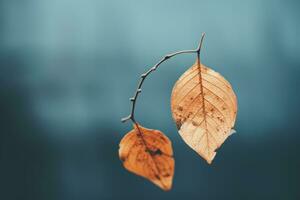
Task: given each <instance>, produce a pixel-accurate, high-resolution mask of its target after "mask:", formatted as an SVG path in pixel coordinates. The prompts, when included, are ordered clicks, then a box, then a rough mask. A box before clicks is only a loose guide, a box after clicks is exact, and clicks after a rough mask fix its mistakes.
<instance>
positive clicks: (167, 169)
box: [119, 124, 175, 190]
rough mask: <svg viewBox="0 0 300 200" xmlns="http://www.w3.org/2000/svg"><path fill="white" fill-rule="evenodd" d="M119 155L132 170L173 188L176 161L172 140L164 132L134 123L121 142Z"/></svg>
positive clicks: (166, 188) (155, 182)
mask: <svg viewBox="0 0 300 200" xmlns="http://www.w3.org/2000/svg"><path fill="white" fill-rule="evenodd" d="M119 157H120V159H121V160H122V161H123V165H124V167H125V168H126V169H127V170H129V171H130V172H133V173H135V174H137V175H139V176H142V177H144V178H147V179H149V180H150V181H151V182H153V183H154V184H155V185H157V186H159V187H160V188H161V189H163V190H170V189H171V187H172V180H173V175H174V164H175V162H174V158H173V150H172V144H171V141H170V140H169V139H168V138H167V136H165V135H164V134H163V133H162V132H160V131H158V130H152V129H146V128H144V127H142V126H140V125H138V124H136V125H134V129H133V130H131V131H130V132H129V133H127V134H126V135H125V136H124V137H123V139H122V140H121V142H120V148H119Z"/></svg>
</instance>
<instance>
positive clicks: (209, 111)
mask: <svg viewBox="0 0 300 200" xmlns="http://www.w3.org/2000/svg"><path fill="white" fill-rule="evenodd" d="M200 66H201V67H200ZM171 110H172V115H173V118H174V120H175V122H176V125H177V128H178V130H179V133H180V135H181V137H182V138H183V140H184V141H185V142H186V143H187V144H188V145H189V146H190V147H191V148H192V149H193V150H195V151H196V152H197V153H198V154H199V155H200V156H202V157H203V158H204V159H205V160H206V161H207V162H208V163H209V164H210V163H211V162H212V160H213V159H214V157H215V155H216V152H215V150H216V149H218V148H219V147H220V146H221V145H222V144H223V142H224V141H225V140H226V138H227V137H228V136H229V135H230V134H231V133H232V129H231V128H232V127H233V126H234V123H235V119H236V113H237V100H236V96H235V94H234V92H233V90H232V88H231V85H230V84H229V83H228V81H227V80H226V79H225V78H224V77H222V76H221V75H220V74H219V73H217V72H215V71H213V70H212V69H210V68H208V67H206V66H204V65H203V64H200V62H199V61H198V60H197V61H196V63H195V64H194V65H193V66H192V67H191V68H190V69H188V70H187V71H186V72H185V73H184V74H183V75H182V76H181V77H180V78H179V80H178V81H177V82H176V84H175V86H174V88H173V91H172V97H171Z"/></svg>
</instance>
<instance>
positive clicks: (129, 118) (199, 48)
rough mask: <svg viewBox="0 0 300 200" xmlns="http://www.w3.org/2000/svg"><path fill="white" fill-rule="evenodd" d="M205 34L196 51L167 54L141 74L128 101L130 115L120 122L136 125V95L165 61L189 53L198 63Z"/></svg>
mask: <svg viewBox="0 0 300 200" xmlns="http://www.w3.org/2000/svg"><path fill="white" fill-rule="evenodd" d="M204 36H205V33H202V36H201V39H200V42H199V45H198V47H197V48H196V49H194V50H183V51H177V52H174V53H171V54H167V55H165V56H164V57H163V58H162V59H161V60H160V61H159V62H158V63H156V64H155V65H154V66H153V67H151V68H150V69H149V70H148V71H146V72H145V73H143V74H142V75H141V77H140V81H139V83H138V86H137V89H136V91H135V93H134V96H133V97H131V98H130V99H129V100H130V101H131V102H132V105H131V113H130V114H129V115H128V116H127V117H124V118H122V119H121V121H122V122H126V121H128V120H131V121H132V122H133V123H135V124H136V121H135V116H134V112H135V105H136V100H137V98H138V95H139V94H140V93H141V92H142V85H143V83H144V81H145V79H146V77H147V76H148V75H149V74H150V73H151V72H153V71H155V70H156V69H157V68H158V67H159V66H160V65H161V64H162V63H163V62H165V61H166V60H169V59H170V58H172V57H174V56H176V55H179V54H190V53H197V58H198V59H199V61H200V50H201V47H202V43H203V39H204Z"/></svg>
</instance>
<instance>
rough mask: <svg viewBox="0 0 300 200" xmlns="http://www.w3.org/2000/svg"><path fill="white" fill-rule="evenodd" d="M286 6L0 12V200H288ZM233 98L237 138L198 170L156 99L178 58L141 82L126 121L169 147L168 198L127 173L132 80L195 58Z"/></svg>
mask: <svg viewBox="0 0 300 200" xmlns="http://www.w3.org/2000/svg"><path fill="white" fill-rule="evenodd" d="M299 9H300V2H299V1H296V0H294V1H292V0H286V1H278V0H266V1H261V0H248V1H238V0H236V1H234V0H228V1H221V0H220V1H215V0H210V1H208V0H207V1H199V0H198V1H196V0H195V1H177V0H166V1H159V0H152V1H138V0H136V1H121V0H119V1H116V0H111V1H101V0H51V1H46V0H24V1H17V0H1V1H0V65H1V68H0V69H1V70H0V112H1V114H0V199H3V200H14V199H23V200H27V199H28V200H35V199H36V200H81V199H84V200H85V199H88V200H100V199H101V200H102V199H121V198H122V199H139V200H141V199H145V200H147V199H149V200H150V199H151V200H152V199H172V200H175V199H183V198H186V199H229V200H235V199H236V200H240V199H251V200H252V199H264V200H265V199H272V200H274V199H288V200H294V199H300V192H299V179H300V172H299V168H300V159H299V145H300V141H299V140H300V136H299V119H300V112H299V111H300V109H299V102H300V101H299V100H300V95H299V92H300V78H299V76H300V57H299V56H300V55H299V53H300V37H299V35H300V25H299V19H300V12H299ZM202 32H206V34H207V35H206V38H205V41H204V46H203V49H202V50H203V51H202V53H201V57H202V61H203V63H204V64H206V65H208V66H211V67H212V68H213V69H214V70H216V71H218V72H220V73H222V74H223V75H224V76H225V77H226V78H227V79H228V80H229V81H230V82H231V83H232V86H233V88H234V90H235V92H236V94H237V97H238V103H239V112H238V117H237V122H236V127H235V128H236V130H237V133H236V134H235V135H233V136H231V137H230V138H229V139H228V140H227V141H226V142H225V143H224V145H223V146H222V147H221V149H219V151H218V154H217V156H216V158H215V160H214V162H213V164H212V165H211V166H208V165H207V164H206V162H205V161H204V160H203V159H201V158H200V157H199V156H197V154H196V153H194V152H193V151H192V150H191V149H190V148H189V147H188V146H187V145H186V144H185V143H184V142H183V140H182V139H181V138H180V136H179V134H178V133H177V130H176V127H175V125H174V123H173V121H172V118H171V112H170V105H169V104H170V100H169V99H170V93H171V89H172V86H173V84H174V83H175V81H176V80H177V78H178V77H179V76H180V75H181V74H182V73H183V72H184V71H185V70H186V69H187V68H188V67H189V66H190V65H192V64H193V63H194V60H195V56H194V55H180V56H177V57H176V58H173V59H172V60H169V61H168V62H166V63H164V64H163V65H162V66H161V68H160V69H159V70H158V71H156V72H155V73H153V74H152V75H151V76H149V79H147V80H146V82H145V85H144V89H143V93H142V95H141V96H140V98H139V101H138V104H137V113H136V117H137V119H138V120H139V122H140V123H141V124H143V125H144V126H145V127H149V128H154V129H159V130H161V131H163V132H164V133H166V135H167V136H168V137H169V138H170V139H171V140H172V141H173V148H174V153H175V158H176V170H175V171H176V172H175V177H174V184H173V189H172V190H171V191H170V192H163V191H161V190H160V189H159V188H157V187H156V186H154V185H153V184H151V183H150V182H148V181H146V180H144V179H143V178H140V177H137V176H135V175H133V174H131V173H129V172H127V171H126V170H125V169H124V168H123V167H122V164H121V162H120V161H119V159H118V143H119V141H120V140H121V138H122V137H123V136H124V134H125V133H126V132H128V131H129V130H130V129H131V128H132V127H131V124H130V123H126V124H122V123H121V122H120V119H121V117H124V116H127V115H128V114H129V111H130V102H129V101H128V98H129V97H131V96H132V95H133V93H134V90H135V88H136V84H137V81H138V78H139V75H140V74H141V73H143V72H144V71H145V70H146V69H148V68H149V67H151V66H152V65H153V64H155V63H156V62H157V61H158V60H159V59H160V58H161V57H162V56H163V55H165V54H167V53H171V52H173V51H177V50H183V49H192V48H195V47H196V46H197V43H198V41H199V39H200V36H201V33H202Z"/></svg>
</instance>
